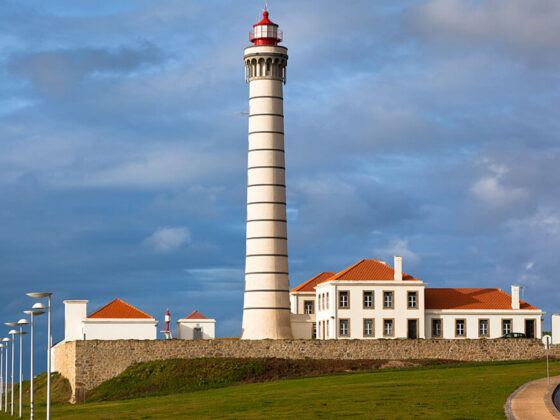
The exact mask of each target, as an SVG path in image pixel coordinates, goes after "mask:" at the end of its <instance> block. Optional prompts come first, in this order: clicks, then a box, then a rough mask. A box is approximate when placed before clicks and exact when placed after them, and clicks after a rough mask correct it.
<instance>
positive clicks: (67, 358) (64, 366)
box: [54, 339, 560, 402]
mask: <svg viewBox="0 0 560 420" xmlns="http://www.w3.org/2000/svg"><path fill="white" fill-rule="evenodd" d="M545 356H546V351H545V349H544V347H543V345H542V344H541V342H540V340H533V339H510V340H500V339H498V340H326V341H321V340H259V341H248V340H200V341H191V340H111V341H103V340H88V341H72V342H66V343H60V344H59V345H57V346H56V347H55V351H54V357H55V366H56V369H57V370H58V371H59V372H60V373H61V374H62V375H63V376H65V377H66V378H68V380H69V381H70V384H71V386H72V391H73V401H74V402H76V401H82V400H83V398H84V395H85V391H87V390H90V389H92V388H94V387H96V386H97V385H99V384H100V383H102V382H104V381H106V380H107V379H110V378H112V377H114V376H116V375H118V374H119V373H121V372H122V371H123V370H125V369H126V368H127V367H128V366H130V365H133V364H135V363H139V362H148V361H151V360H163V359H189V358H196V357H233V358H241V357H278V358H284V359H285V358H288V359H305V358H311V359H388V360H398V359H453V360H461V361H471V362H479V361H495V360H531V359H540V358H544V357H545ZM551 356H552V357H556V358H560V345H554V346H552V349H551Z"/></svg>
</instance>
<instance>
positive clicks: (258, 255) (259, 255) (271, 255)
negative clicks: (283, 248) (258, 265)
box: [245, 254, 288, 258]
mask: <svg viewBox="0 0 560 420" xmlns="http://www.w3.org/2000/svg"><path fill="white" fill-rule="evenodd" d="M249 257H286V258H288V254H246V255H245V258H249Z"/></svg>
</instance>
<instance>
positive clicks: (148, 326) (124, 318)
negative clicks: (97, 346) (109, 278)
mask: <svg viewBox="0 0 560 420" xmlns="http://www.w3.org/2000/svg"><path fill="white" fill-rule="evenodd" d="M87 303H88V301H87V300H65V301H64V305H65V333H64V341H74V340H130V339H132V340H155V339H156V338H157V324H158V323H157V321H156V320H155V319H154V318H153V317H152V316H150V315H148V314H147V313H145V312H142V311H141V310H140V309H138V308H135V307H134V306H132V305H130V304H128V303H126V302H124V301H123V300H121V299H118V298H117V299H115V300H113V301H112V302H109V303H108V304H107V305H105V306H103V307H102V308H100V309H98V310H97V311H95V312H93V313H92V314H90V315H89V316H87V315H86V314H87Z"/></svg>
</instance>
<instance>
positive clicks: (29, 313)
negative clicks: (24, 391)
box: [23, 310, 45, 420]
mask: <svg viewBox="0 0 560 420" xmlns="http://www.w3.org/2000/svg"><path fill="white" fill-rule="evenodd" d="M23 312H24V313H26V314H27V315H29V316H31V323H30V324H31V339H30V340H29V341H31V366H30V373H29V379H30V385H29V411H30V417H29V418H30V419H31V420H33V414H34V413H33V317H34V316H39V315H43V314H44V313H45V312H44V311H36V310H31V311H23Z"/></svg>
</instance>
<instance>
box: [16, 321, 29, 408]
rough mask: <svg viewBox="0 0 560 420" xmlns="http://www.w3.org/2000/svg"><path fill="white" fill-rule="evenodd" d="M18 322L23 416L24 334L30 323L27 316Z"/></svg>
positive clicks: (20, 393)
mask: <svg viewBox="0 0 560 420" xmlns="http://www.w3.org/2000/svg"><path fill="white" fill-rule="evenodd" d="M17 324H18V325H19V332H18V333H17V334H18V335H19V416H20V417H21V405H22V391H21V389H22V387H23V336H24V335H25V334H27V333H26V332H25V331H23V326H24V325H27V324H29V321H28V320H27V319H25V318H22V319H20V320H19V321H18V322H17Z"/></svg>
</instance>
